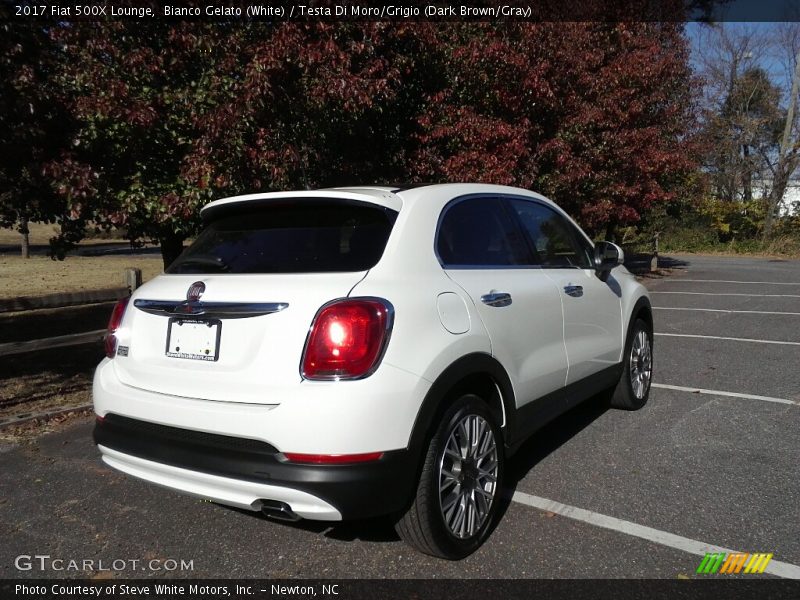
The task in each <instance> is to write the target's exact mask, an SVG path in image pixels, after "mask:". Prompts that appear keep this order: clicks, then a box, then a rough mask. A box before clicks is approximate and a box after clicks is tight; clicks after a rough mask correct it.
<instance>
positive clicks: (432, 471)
mask: <svg viewBox="0 0 800 600" xmlns="http://www.w3.org/2000/svg"><path fill="white" fill-rule="evenodd" d="M503 470H504V462H503V448H502V438H501V436H500V429H499V427H498V426H497V423H496V419H495V417H494V416H493V415H492V413H491V411H490V410H489V409H488V407H487V406H486V404H485V403H484V402H483V401H482V400H481V399H480V398H479V397H478V396H475V395H472V394H467V395H464V396H462V397H461V398H459V399H458V400H457V401H456V402H455V403H454V404H453V405H452V406H451V407H450V408H449V409H448V410H447V412H445V414H444V416H443V417H442V420H441V422H440V423H439V426H438V428H437V430H436V433H435V434H434V436H433V438H432V439H431V441H430V444H429V446H428V451H427V453H426V456H425V463H424V465H423V468H422V474H421V475H420V480H419V484H418V485H417V493H416V496H415V498H414V501H413V502H412V504H411V506H410V507H409V508H408V510H407V511H406V512H405V513H404V514H403V515H402V516H401V517H400V519H399V520H398V521H397V523H396V524H395V529H396V530H397V533H398V535H399V536H400V537H401V538H402V539H403V541H405V542H406V543H408V544H409V545H411V546H413V547H414V548H416V549H417V550H419V551H420V552H424V553H425V554H430V555H432V556H437V557H440V558H447V559H450V560H458V559H461V558H464V557H466V556H469V555H470V554H472V553H473V552H474V551H475V550H477V549H478V548H479V547H480V545H481V544H482V543H483V542H484V540H485V539H486V538H487V537H488V535H489V530H490V528H491V526H492V522H493V520H494V517H495V515H496V513H497V506H498V500H499V492H500V484H501V481H502V476H503Z"/></svg>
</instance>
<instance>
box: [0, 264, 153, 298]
mask: <svg viewBox="0 0 800 600" xmlns="http://www.w3.org/2000/svg"><path fill="white" fill-rule="evenodd" d="M127 267H138V268H139V269H141V270H142V280H143V281H147V280H148V279H152V278H153V277H155V276H156V275H158V274H159V273H161V272H162V271H163V263H162V261H161V256H160V255H158V254H153V255H132V256H68V257H67V258H66V260H63V261H57V260H50V259H49V258H48V257H46V256H32V257H31V258H27V259H23V258H21V257H19V256H8V255H6V256H3V255H0V298H16V297H19V296H41V295H44V294H53V293H57V292H79V291H85V290H95V289H104V288H111V287H122V286H123V285H124V280H123V273H124V271H125V269H126V268H127Z"/></svg>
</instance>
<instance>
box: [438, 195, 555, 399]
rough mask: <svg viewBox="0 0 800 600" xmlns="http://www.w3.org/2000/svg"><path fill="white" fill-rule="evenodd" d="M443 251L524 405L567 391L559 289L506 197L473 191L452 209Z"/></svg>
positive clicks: (442, 229) (441, 234) (442, 232)
mask: <svg viewBox="0 0 800 600" xmlns="http://www.w3.org/2000/svg"><path fill="white" fill-rule="evenodd" d="M436 250H437V254H438V257H439V260H440V262H441V264H442V266H443V268H444V270H445V273H447V275H448V276H449V277H450V278H451V279H452V280H453V281H454V282H456V283H457V284H458V285H459V286H460V287H461V288H462V289H463V290H464V291H465V292H466V294H467V295H469V297H470V298H471V299H472V302H473V303H474V305H475V307H476V309H477V312H478V314H479V315H480V318H481V320H482V322H483V323H484V325H485V327H486V329H487V331H488V332H489V337H490V340H491V347H492V355H493V356H495V357H496V358H497V359H498V360H499V361H500V363H501V364H502V365H503V367H504V368H505V369H506V371H507V373H508V375H509V377H510V378H511V380H512V383H513V386H514V392H515V396H516V403H517V406H518V407H521V406H523V405H525V404H529V403H530V402H531V401H533V400H535V399H538V398H541V397H543V396H546V395H548V394H551V393H552V392H555V391H560V390H561V389H562V388H563V387H564V382H565V378H566V374H567V355H566V350H565V348H564V337H563V326H562V320H561V319H562V310H561V299H560V298H559V291H558V289H557V288H556V286H555V284H554V283H553V281H552V279H551V278H550V277H548V276H547V274H545V273H544V271H542V269H541V268H540V266H539V265H537V264H536V262H535V261H534V260H533V256H532V254H531V252H530V249H529V247H528V245H527V244H526V243H525V240H524V234H523V232H522V230H521V229H520V228H519V225H518V224H517V223H516V222H515V221H514V219H513V218H512V215H511V214H510V213H509V212H508V209H507V207H506V206H505V205H504V203H503V201H502V199H500V198H497V197H484V196H479V197H475V196H471V197H467V198H464V199H457V200H455V201H453V202H451V203H450V204H449V205H448V206H447V207H445V209H444V211H443V213H442V217H441V219H440V223H439V227H438V230H437V240H436Z"/></svg>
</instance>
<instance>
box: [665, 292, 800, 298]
mask: <svg viewBox="0 0 800 600" xmlns="http://www.w3.org/2000/svg"><path fill="white" fill-rule="evenodd" d="M650 294H685V295H688V296H748V297H751V298H800V294H739V293H734V292H719V293H717V292H660V291H656V292H654V291H651V292H650Z"/></svg>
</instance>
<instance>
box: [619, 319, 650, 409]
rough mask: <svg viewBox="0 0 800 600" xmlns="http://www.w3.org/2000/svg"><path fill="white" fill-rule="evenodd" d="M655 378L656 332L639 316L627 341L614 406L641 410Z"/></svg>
mask: <svg viewBox="0 0 800 600" xmlns="http://www.w3.org/2000/svg"><path fill="white" fill-rule="evenodd" d="M652 378H653V332H652V331H651V329H650V327H649V326H648V325H647V323H646V322H645V321H644V320H643V319H636V321H635V322H634V324H633V327H632V328H631V331H630V334H629V335H628V340H627V342H626V344H625V360H624V361H623V369H622V375H621V376H620V379H619V382H618V383H617V387H616V388H615V389H614V393H613V394H612V396H611V406H613V407H614V408H622V409H625V410H638V409H640V408H642V407H643V406H644V405H645V404H647V399H648V398H649V397H650V383H651V380H652Z"/></svg>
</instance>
